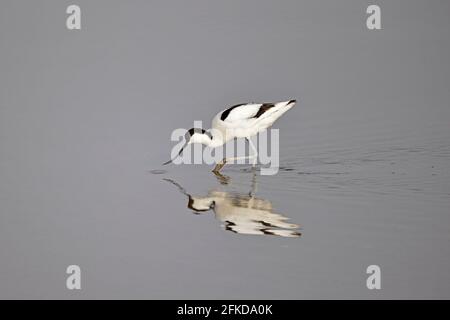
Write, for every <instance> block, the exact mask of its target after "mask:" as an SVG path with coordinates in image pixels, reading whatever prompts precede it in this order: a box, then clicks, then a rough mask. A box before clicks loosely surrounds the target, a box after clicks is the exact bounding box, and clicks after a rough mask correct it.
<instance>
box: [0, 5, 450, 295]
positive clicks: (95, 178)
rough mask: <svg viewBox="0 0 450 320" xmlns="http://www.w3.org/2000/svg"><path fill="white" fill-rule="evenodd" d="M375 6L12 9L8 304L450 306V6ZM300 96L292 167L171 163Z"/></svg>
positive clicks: (5, 201) (2, 177) (3, 248)
mask: <svg viewBox="0 0 450 320" xmlns="http://www.w3.org/2000/svg"><path fill="white" fill-rule="evenodd" d="M369 4H370V3H369V2H367V3H366V2H364V1H363V2H361V1H339V3H337V2H335V1H320V2H317V1H276V2H275V1H246V2H241V1H219V2H215V3H214V4H211V2H209V1H208V2H207V1H190V2H189V4H188V3H185V2H182V1H176V2H174V3H170V4H169V3H168V2H163V1H157V2H151V3H150V2H149V3H147V2H145V3H144V2H139V3H137V4H136V5H130V4H129V3H127V2H125V1H96V2H95V3H94V2H90V1H79V5H80V6H81V8H82V14H83V20H82V29H81V30H79V31H69V30H67V29H66V28H65V24H64V23H65V17H66V15H65V5H64V4H62V3H60V2H58V1H44V2H41V3H40V4H38V3H24V2H17V1H10V2H5V3H3V4H2V5H1V6H2V10H0V23H1V24H2V26H1V27H0V39H1V52H2V53H1V55H0V68H1V70H2V71H1V73H0V81H1V85H0V298H4V299H5V298H7V299H15V298H26V299H36V298H42V299H50V298H61V299H100V298H105V299H106V298H112V299H115V298H137V299H145V298H153V299H164V298H172V299H177V298H182V299H185V298H188V299H196V298H205V299H215V298H235V299H242V298H248V299H302V298H307V299H309V298H325V299H332V298H334V299H343V298H360V299H361V298H362V299H405V298H411V299H418V298H424V299H430V298H437V299H443V298H447V299H448V298H450V273H449V270H450V126H449V124H450V91H449V90H448V89H449V87H448V86H449V83H450V64H449V61H448V57H449V56H450V39H449V37H448V34H449V32H450V22H449V20H448V13H450V5H449V4H447V3H444V2H442V1H427V2H423V1H422V2H420V1H391V2H389V3H384V2H383V3H382V6H381V10H382V27H383V28H382V30H376V31H370V30H367V28H366V26H365V18H366V14H365V9H366V8H367V6H368V5H369ZM106 7H107V8H108V10H107V11H105V8H106ZM174 8H176V10H174ZM36 12H39V14H35V13H36ZM293 98H296V99H297V100H298V103H297V105H296V106H295V107H294V108H292V109H291V110H289V112H288V113H286V114H285V115H284V116H283V117H282V118H280V119H279V120H278V121H277V122H276V123H275V125H274V127H275V128H278V129H279V130H280V170H279V172H278V174H276V175H272V176H266V175H261V174H260V172H259V169H258V167H257V168H255V169H253V168H252V167H251V166H250V165H232V164H231V165H227V166H225V167H224V169H223V170H222V176H217V175H214V174H213V173H212V172H211V170H212V167H211V166H207V165H180V166H177V165H169V166H161V164H162V163H163V162H164V161H166V160H167V159H168V157H169V155H170V150H171V148H172V146H174V144H175V142H173V141H171V140H170V134H171V132H172V130H174V129H176V128H190V127H192V126H193V122H194V120H202V121H203V123H204V126H205V128H207V127H208V126H209V123H210V120H211V119H212V117H213V116H214V115H215V114H216V113H217V112H218V111H220V110H222V109H224V108H226V107H227V106H231V105H233V104H236V103H240V102H249V101H257V102H270V101H282V100H285V99H293ZM73 264H75V265H79V266H80V268H81V272H82V273H81V274H82V278H81V279H82V280H81V281H82V282H81V283H82V284H81V285H82V289H81V290H68V289H67V288H66V279H67V277H68V274H66V268H67V266H69V265H73ZM370 265H378V266H379V267H380V269H381V289H380V290H369V289H368V288H367V286H366V279H367V277H368V276H369V275H368V274H367V273H366V269H367V267H368V266H370Z"/></svg>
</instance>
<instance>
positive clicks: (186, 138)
mask: <svg viewBox="0 0 450 320" xmlns="http://www.w3.org/2000/svg"><path fill="white" fill-rule="evenodd" d="M196 133H197V134H207V135H208V136H209V137H210V138H212V137H211V134H210V133H209V132H208V131H206V130H205V129H202V128H191V129H189V130H188V131H187V132H186V134H185V135H184V145H183V147H181V149H180V151H179V152H178V156H181V154H182V153H183V150H184V148H185V147H186V146H187V145H188V144H189V141H191V138H192V136H193V135H194V134H196ZM173 160H174V159H171V160H169V161H167V162H165V163H163V165H166V164H169V163H171V162H172V161H173Z"/></svg>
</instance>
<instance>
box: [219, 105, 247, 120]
mask: <svg viewBox="0 0 450 320" xmlns="http://www.w3.org/2000/svg"><path fill="white" fill-rule="evenodd" d="M245 104H246V103H240V104H237V105H235V106H232V107H230V108H228V109H227V110H225V111H224V112H222V114H221V115H220V120H222V121H224V120H225V119H226V118H227V117H228V115H229V114H230V112H231V111H232V110H233V109H234V108H237V107H240V106H243V105H245Z"/></svg>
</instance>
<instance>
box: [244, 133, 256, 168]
mask: <svg viewBox="0 0 450 320" xmlns="http://www.w3.org/2000/svg"><path fill="white" fill-rule="evenodd" d="M245 139H247V141H248V143H249V144H250V147H251V148H252V150H253V152H254V153H253V155H252V156H251V158H252V159H253V163H252V165H253V166H255V165H256V161H258V149H256V147H255V145H254V144H253V142H252V140H251V139H250V138H245Z"/></svg>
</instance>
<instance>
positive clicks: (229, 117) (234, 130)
mask: <svg viewBox="0 0 450 320" xmlns="http://www.w3.org/2000/svg"><path fill="white" fill-rule="evenodd" d="M296 102H297V101H296V100H289V101H283V102H276V103H242V104H237V105H235V106H232V107H230V108H228V109H226V110H223V111H221V112H219V113H218V114H217V115H216V116H215V117H214V118H213V120H212V126H211V129H214V130H210V131H207V130H204V129H202V128H192V129H190V130H188V132H187V133H186V135H185V143H184V145H183V147H182V148H181V149H180V151H179V153H178V155H181V153H182V152H183V149H184V148H185V147H186V146H187V145H188V144H191V143H201V144H204V145H206V146H208V147H211V148H217V147H219V146H222V145H224V144H225V143H226V142H227V141H229V140H231V139H234V138H245V139H247V141H248V142H249V144H250V147H251V148H252V150H253V152H254V154H253V155H251V156H246V157H236V158H224V159H223V160H222V161H221V162H219V163H217V164H216V166H215V168H214V170H213V172H215V173H216V172H219V171H220V170H221V169H222V168H223V166H224V165H225V164H226V163H227V162H230V161H233V160H237V159H242V158H245V159H254V162H253V165H255V163H256V159H257V157H258V151H257V149H256V148H255V146H254V145H253V143H252V141H251V140H250V137H252V136H254V135H256V134H258V133H259V132H261V131H264V130H266V129H267V128H268V127H270V126H271V125H272V124H273V123H274V122H275V121H276V120H277V119H278V118H279V117H280V116H281V115H282V114H284V113H285V112H286V111H288V110H289V109H290V108H292V107H293V106H294V105H295V103H296ZM173 160H174V159H171V160H169V161H167V162H165V163H163V165H166V164H169V163H171V162H172V161H173Z"/></svg>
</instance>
